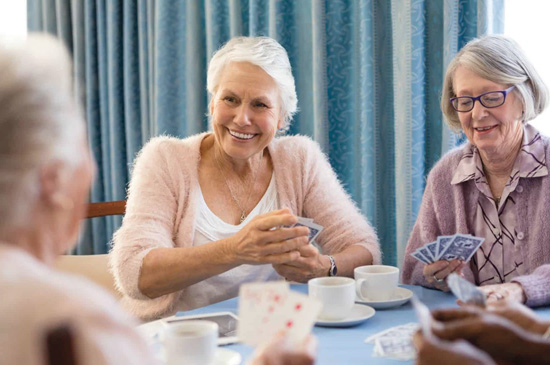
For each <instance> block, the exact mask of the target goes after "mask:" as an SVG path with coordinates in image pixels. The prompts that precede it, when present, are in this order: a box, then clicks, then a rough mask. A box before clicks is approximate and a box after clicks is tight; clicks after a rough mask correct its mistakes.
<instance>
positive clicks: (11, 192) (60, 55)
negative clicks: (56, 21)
mask: <svg viewBox="0 0 550 365" xmlns="http://www.w3.org/2000/svg"><path fill="white" fill-rule="evenodd" d="M73 95H74V94H73V91H72V79H71V62H70V58H69V55H68V52H67V51H66V49H65V48H64V47H63V46H62V44H61V43H60V42H58V41H57V40H55V39H54V38H52V37H49V36H45V35H31V36H29V39H28V40H27V41H26V42H22V41H21V42H20V41H13V42H10V43H5V42H0V293H2V299H1V300H0V364H44V363H45V359H46V354H47V353H46V351H45V347H46V334H47V332H48V331H49V330H53V329H54V328H57V327H60V326H61V327H62V326H67V329H68V330H69V331H70V332H71V333H72V334H73V345H74V349H73V354H74V356H75V361H76V362H77V363H79V364H106V363H109V364H151V363H154V358H153V357H152V356H151V354H150V352H149V351H148V347H147V344H146V342H145V341H144V340H143V339H142V338H141V337H140V336H139V335H138V334H137V333H136V332H135V330H134V326H135V325H136V323H135V322H134V320H132V319H131V318H130V316H129V315H128V314H127V313H126V312H124V311H122V310H121V309H120V308H119V306H118V304H117V302H116V300H115V299H114V298H112V297H111V296H110V295H109V294H108V293H106V292H104V291H103V290H102V289H101V288H99V287H97V286H96V285H95V284H93V283H91V282H89V281H87V280H84V279H82V278H76V277H72V276H69V275H67V274H63V273H61V272H58V271H55V270H54V269H53V268H52V267H51V265H52V264H53V262H54V259H55V258H56V257H57V256H58V255H60V254H62V253H64V252H66V251H67V250H68V249H70V248H72V247H73V246H74V244H75V243H76V240H77V238H78V237H77V236H78V231H79V227H80V221H81V219H82V218H83V217H84V215H85V212H86V206H87V198H88V193H89V187H90V184H91V181H92V176H93V170H94V164H93V161H92V158H91V155H90V151H89V149H88V145H87V142H86V132H85V124H84V120H83V118H82V113H81V110H80V108H79V105H78V104H77V102H76V100H75V98H74V96H73ZM105 339H108V341H106V340H105ZM65 350H66V351H67V352H70V350H69V349H65Z"/></svg>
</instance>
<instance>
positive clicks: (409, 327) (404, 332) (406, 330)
mask: <svg viewBox="0 0 550 365" xmlns="http://www.w3.org/2000/svg"><path fill="white" fill-rule="evenodd" d="M417 330H418V323H414V322H412V323H407V324H404V325H400V326H395V327H391V328H388V329H386V330H384V331H382V332H378V333H376V334H374V335H371V336H369V337H367V338H366V339H365V343H371V344H374V343H375V340H376V339H380V338H385V337H408V338H410V337H412V335H414V333H415V332H416V331H417Z"/></svg>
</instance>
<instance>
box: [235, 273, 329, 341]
mask: <svg viewBox="0 0 550 365" xmlns="http://www.w3.org/2000/svg"><path fill="white" fill-rule="evenodd" d="M321 306H322V304H321V302H320V301H318V300H316V299H314V298H310V297H308V296H307V295H304V294H301V293H298V292H294V291H291V290H290V289H289V285H288V283H287V282H284V281H278V282H268V283H249V284H243V285H241V287H240V290H239V323H238V327H237V336H238V338H239V341H240V342H242V343H244V344H247V345H251V346H257V345H259V344H260V343H263V342H267V341H269V340H271V338H272V337H273V336H274V335H275V334H276V333H279V332H281V331H283V332H285V333H286V335H287V337H288V338H289V339H290V341H293V342H295V343H300V342H302V341H304V340H305V338H306V336H307V335H308V334H309V333H310V332H311V329H312V328H313V325H314V323H315V321H316V319H317V316H318V315H319V313H320V312H321Z"/></svg>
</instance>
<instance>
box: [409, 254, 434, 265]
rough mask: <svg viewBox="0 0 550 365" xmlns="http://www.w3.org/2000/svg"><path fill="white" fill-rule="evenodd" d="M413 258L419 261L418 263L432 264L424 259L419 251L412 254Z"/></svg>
mask: <svg viewBox="0 0 550 365" xmlns="http://www.w3.org/2000/svg"><path fill="white" fill-rule="evenodd" d="M411 256H412V257H414V258H415V259H417V260H418V261H420V262H422V263H423V264H426V265H428V264H430V263H431V262H430V261H428V259H427V258H425V257H424V255H422V254H421V253H420V252H418V251H415V252H412V253H411Z"/></svg>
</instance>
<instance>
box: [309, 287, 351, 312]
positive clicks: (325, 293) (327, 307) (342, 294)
mask: <svg viewBox="0 0 550 365" xmlns="http://www.w3.org/2000/svg"><path fill="white" fill-rule="evenodd" d="M308 290H309V296H310V297H312V298H316V299H318V300H319V301H320V302H321V303H323V308H322V310H321V314H319V318H320V319H325V320H340V319H344V318H346V317H347V316H348V315H349V314H350V312H351V309H352V308H353V305H354V303H355V280H353V279H352V278H344V277H324V278H315V279H311V280H310V281H308Z"/></svg>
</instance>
